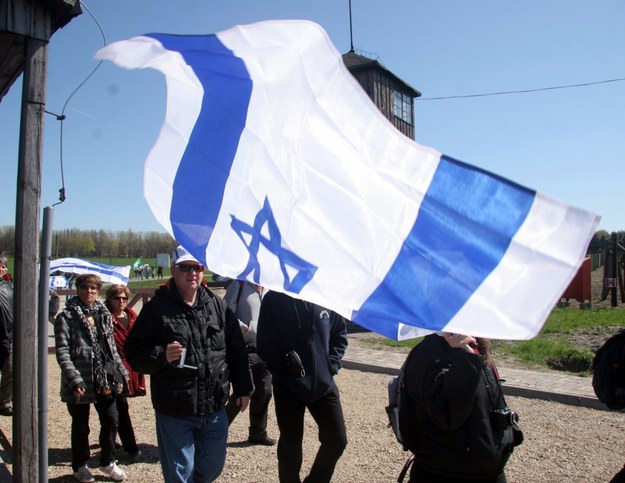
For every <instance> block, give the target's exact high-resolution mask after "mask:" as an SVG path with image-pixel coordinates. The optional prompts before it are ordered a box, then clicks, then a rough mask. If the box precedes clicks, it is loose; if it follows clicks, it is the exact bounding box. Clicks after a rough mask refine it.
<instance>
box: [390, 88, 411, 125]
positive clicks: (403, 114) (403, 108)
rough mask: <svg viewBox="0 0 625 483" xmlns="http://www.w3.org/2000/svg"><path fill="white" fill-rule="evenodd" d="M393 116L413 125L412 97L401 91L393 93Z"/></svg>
mask: <svg viewBox="0 0 625 483" xmlns="http://www.w3.org/2000/svg"><path fill="white" fill-rule="evenodd" d="M393 114H394V115H395V116H396V117H398V118H399V119H401V120H402V121H405V122H407V123H408V124H410V125H412V119H413V118H412V97H410V96H408V95H406V94H404V93H403V92H400V91H394V92H393Z"/></svg>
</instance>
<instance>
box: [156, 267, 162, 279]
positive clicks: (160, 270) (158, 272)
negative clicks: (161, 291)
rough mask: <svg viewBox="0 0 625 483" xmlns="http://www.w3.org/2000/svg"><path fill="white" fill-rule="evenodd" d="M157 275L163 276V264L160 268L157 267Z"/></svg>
mask: <svg viewBox="0 0 625 483" xmlns="http://www.w3.org/2000/svg"><path fill="white" fill-rule="evenodd" d="M156 275H157V276H158V278H163V266H162V265H159V266H158V268H157V269H156Z"/></svg>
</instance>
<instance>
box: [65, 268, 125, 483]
mask: <svg viewBox="0 0 625 483" xmlns="http://www.w3.org/2000/svg"><path fill="white" fill-rule="evenodd" d="M101 288H102V281H101V280H100V277H98V276H97V275H90V274H85V275H80V276H79V277H78V278H77V279H76V293H77V295H76V296H74V297H71V298H70V299H69V300H68V301H67V305H66V307H65V310H63V311H62V312H61V313H60V314H59V315H58V316H57V318H56V322H55V324H54V338H55V342H56V359H57V362H58V363H59V366H60V367H61V400H62V401H63V402H65V403H67V410H68V411H69V414H70V416H71V417H72V431H71V442H72V469H73V471H74V478H76V479H77V480H78V481H81V482H89V481H94V477H93V475H92V474H91V471H90V470H89V468H88V467H87V461H89V458H90V457H91V454H90V451H89V408H90V406H91V404H92V403H93V404H94V405H95V409H96V411H97V412H98V415H99V417H100V472H101V473H103V474H104V475H105V476H108V477H109V478H112V479H114V480H117V481H122V480H124V479H125V478H126V473H125V472H124V471H123V470H122V469H121V468H119V467H118V466H117V464H116V461H115V438H116V436H117V426H118V415H117V404H116V397H117V396H118V395H120V394H125V393H127V388H128V371H127V370H126V368H125V367H124V365H123V363H122V361H121V358H120V357H119V354H118V352H117V347H116V345H115V339H114V335H113V320H112V318H111V313H110V312H109V311H108V309H107V308H106V306H105V305H104V304H103V303H102V302H100V301H99V300H98V293H99V291H100V289H101Z"/></svg>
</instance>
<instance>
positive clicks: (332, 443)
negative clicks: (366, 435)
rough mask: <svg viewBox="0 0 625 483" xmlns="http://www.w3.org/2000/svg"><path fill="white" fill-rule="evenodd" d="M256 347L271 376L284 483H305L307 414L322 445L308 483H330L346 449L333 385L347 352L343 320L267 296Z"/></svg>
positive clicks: (309, 306)
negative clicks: (313, 420)
mask: <svg viewBox="0 0 625 483" xmlns="http://www.w3.org/2000/svg"><path fill="white" fill-rule="evenodd" d="M256 348H257V350H258V354H259V355H260V357H261V358H262V359H263V360H264V361H265V362H266V363H267V367H268V369H269V372H271V374H272V380H273V392H274V402H275V409H276V419H277V421H278V428H279V429H280V439H279V441H278V470H279V476H280V481H281V482H282V483H291V482H298V483H299V482H300V481H301V480H300V475H299V473H300V469H301V466H302V440H303V436H304V413H305V411H306V409H308V411H310V414H311V415H312V417H313V418H314V419H315V422H316V423H317V425H318V426H319V442H320V443H321V446H320V447H319V451H318V452H317V456H316V457H315V461H314V463H313V465H312V467H311V469H310V473H309V474H308V476H307V477H306V478H305V480H304V481H310V482H315V483H323V482H329V481H330V480H331V478H332V474H333V473H334V467H335V466H336V463H337V461H338V460H339V458H340V457H341V455H342V454H343V450H344V449H345V446H346V445H347V434H346V430H345V420H344V419H343V409H342V407H341V400H340V397H339V390H338V388H337V387H336V384H335V382H334V375H335V374H336V373H338V371H339V369H340V367H341V359H342V358H343V355H344V354H345V350H346V349H347V326H346V323H345V319H344V318H343V317H341V316H340V315H338V314H336V313H334V312H332V311H330V310H327V309H324V308H323V307H320V306H318V305H315V304H312V303H309V302H304V301H302V300H297V299H294V298H292V297H290V296H288V295H286V294H282V293H279V292H269V293H268V294H266V295H265V297H264V298H263V302H262V304H261V307H260V315H259V318H258V334H257V339H256Z"/></svg>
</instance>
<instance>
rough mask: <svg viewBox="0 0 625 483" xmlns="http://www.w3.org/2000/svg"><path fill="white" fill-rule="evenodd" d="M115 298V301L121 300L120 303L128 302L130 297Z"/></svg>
mask: <svg viewBox="0 0 625 483" xmlns="http://www.w3.org/2000/svg"><path fill="white" fill-rule="evenodd" d="M113 298H114V299H115V300H119V301H120V302H121V301H126V300H128V297H113Z"/></svg>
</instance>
